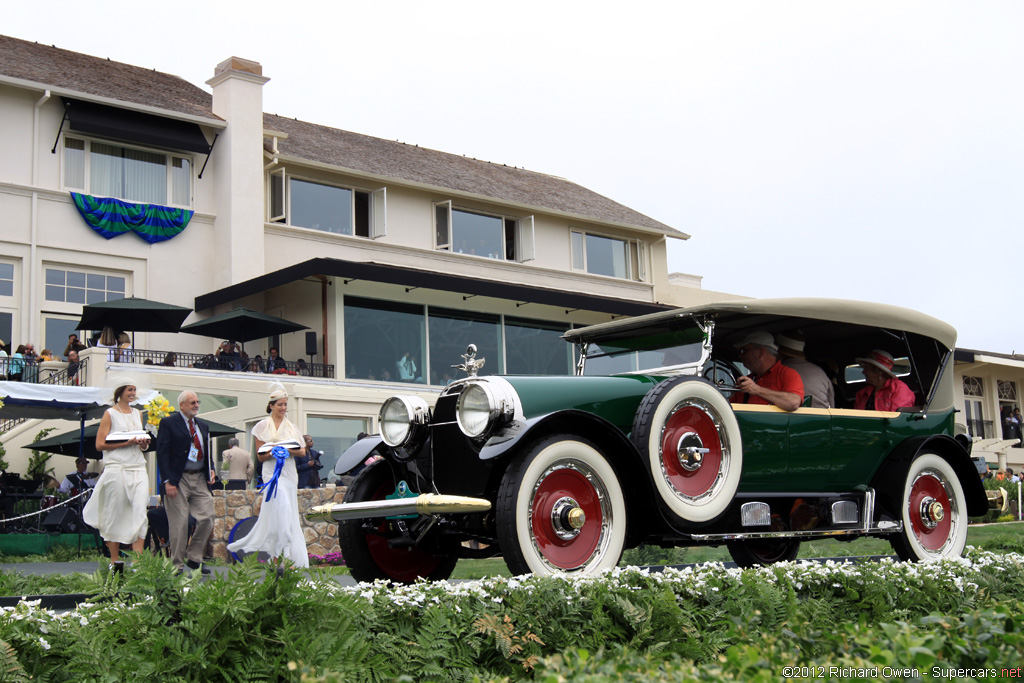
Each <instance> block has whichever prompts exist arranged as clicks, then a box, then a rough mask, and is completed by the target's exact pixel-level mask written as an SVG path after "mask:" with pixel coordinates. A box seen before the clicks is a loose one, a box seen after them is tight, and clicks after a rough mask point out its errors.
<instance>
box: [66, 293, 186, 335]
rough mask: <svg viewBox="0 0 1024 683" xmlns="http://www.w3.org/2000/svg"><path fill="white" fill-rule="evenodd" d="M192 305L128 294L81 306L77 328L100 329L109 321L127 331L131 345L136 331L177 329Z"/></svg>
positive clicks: (117, 328)
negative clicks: (164, 301)
mask: <svg viewBox="0 0 1024 683" xmlns="http://www.w3.org/2000/svg"><path fill="white" fill-rule="evenodd" d="M191 312H192V309H191V308H186V307H184V306H175V305H174V304H165V303H163V302H161V301H151V300H149V299H140V298H139V297H135V296H130V297H128V298H127V299H114V300H112V301H103V302H100V303H97V304H87V305H85V306H82V319H81V320H80V321H79V322H78V327H76V328H75V329H77V330H102V329H103V328H104V327H105V326H107V325H110V327H112V328H114V330H116V331H130V332H131V333H132V346H135V333H136V332H177V331H178V329H179V328H181V324H182V323H183V322H185V318H187V317H188V314H189V313H191Z"/></svg>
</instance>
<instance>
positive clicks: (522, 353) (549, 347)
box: [505, 318, 572, 375]
mask: <svg viewBox="0 0 1024 683" xmlns="http://www.w3.org/2000/svg"><path fill="white" fill-rule="evenodd" d="M567 329H568V325H559V324H557V323H547V322H542V321H539V320H519V319H516V318H505V372H506V373H508V374H510V375H570V374H572V347H571V346H570V345H569V344H568V343H566V341H565V340H564V339H562V335H563V334H565V331H566V330H567Z"/></svg>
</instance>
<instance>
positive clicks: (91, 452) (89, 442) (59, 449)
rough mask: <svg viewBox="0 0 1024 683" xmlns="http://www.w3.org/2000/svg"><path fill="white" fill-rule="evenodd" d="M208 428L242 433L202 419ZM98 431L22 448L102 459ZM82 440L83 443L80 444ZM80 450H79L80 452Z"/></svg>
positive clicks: (221, 432) (66, 435) (76, 432)
mask: <svg viewBox="0 0 1024 683" xmlns="http://www.w3.org/2000/svg"><path fill="white" fill-rule="evenodd" d="M203 422H205V423H206V424H207V425H208V426H209V427H210V437H211V438H213V437H217V436H233V435H235V434H237V433H238V432H241V431H244V430H243V429H240V428H237V427H230V426H228V425H225V424H221V423H219V422H212V421H210V420H206V419H204V420H203ZM99 429H100V423H99V422H97V423H96V424H91V425H89V426H87V427H86V428H85V429H84V430H78V429H75V430H72V431H70V432H64V433H63V434H58V435H56V436H51V437H49V438H46V439H42V440H41V441H38V442H36V443H34V444H29V445H28V446H23V448H27V449H29V450H33V451H45V452H47V453H54V454H56V455H71V456H74V457H76V458H77V457H79V456H80V455H82V456H85V457H86V458H89V459H91V460H99V459H101V458H102V457H103V453H101V452H100V451H98V450H96V432H98V431H99ZM82 440H84V443H82ZM80 448H81V450H80Z"/></svg>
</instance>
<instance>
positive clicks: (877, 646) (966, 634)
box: [0, 550, 1024, 683]
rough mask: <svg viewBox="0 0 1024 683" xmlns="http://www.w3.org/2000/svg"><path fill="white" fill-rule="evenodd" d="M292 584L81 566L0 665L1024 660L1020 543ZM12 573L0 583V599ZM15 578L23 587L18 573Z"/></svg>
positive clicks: (595, 677)
mask: <svg viewBox="0 0 1024 683" xmlns="http://www.w3.org/2000/svg"><path fill="white" fill-rule="evenodd" d="M303 577H304V575H303V574H301V573H300V572H296V571H287V572H285V574H284V576H283V577H281V578H278V577H277V575H276V574H275V573H274V572H272V571H271V572H265V571H264V567H262V566H260V565H258V564H256V563H254V562H248V563H245V564H243V565H241V566H237V567H235V568H233V569H232V570H231V572H230V574H229V575H228V576H227V577H214V578H212V579H210V580H206V581H198V580H197V579H193V578H188V577H178V576H174V575H173V573H172V572H171V571H170V567H169V566H168V565H167V564H166V563H165V562H164V561H162V560H159V559H153V558H148V557H145V558H140V559H139V560H138V561H137V562H136V564H135V565H134V567H133V568H132V571H129V572H127V573H126V574H125V576H124V577H123V578H120V577H117V576H111V575H109V574H106V573H97V574H95V575H93V576H88V577H85V576H83V577H79V578H78V579H77V580H78V584H77V585H76V586H74V587H71V586H67V588H68V589H73V590H77V591H80V592H86V593H95V594H96V595H97V599H96V602H95V603H93V604H88V605H82V606H80V608H79V609H78V610H75V611H72V612H69V613H67V614H63V615H57V614H53V613H51V612H49V611H47V610H43V609H40V608H39V607H38V605H35V604H32V603H29V602H24V601H23V602H22V603H21V604H20V605H19V606H18V607H17V608H9V609H6V610H4V612H3V613H2V614H0V641H2V643H0V655H3V654H4V652H5V653H6V660H5V661H4V660H3V659H2V657H0V673H3V672H6V678H4V679H3V680H19V676H21V677H23V678H21V679H20V680H28V679H27V677H28V676H31V677H33V680H42V681H48V680H52V681H66V680H73V681H127V680H160V681H278V680H286V681H299V680H306V681H324V682H327V681H395V680H412V681H503V680H512V681H517V680H538V681H543V682H544V683H547V682H548V681H551V682H552V683H554V682H556V681H572V682H577V681H579V682H582V681H587V682H590V681H594V682H597V681H611V680H613V679H614V680H627V681H628V680H636V681H640V680H645V681H649V680H684V679H694V680H711V679H714V680H723V679H724V680H773V681H779V680H783V678H784V672H783V669H784V668H785V667H787V666H812V665H813V666H816V667H817V666H826V667H828V666H840V667H844V666H848V667H870V666H874V665H878V666H879V667H883V666H899V667H911V668H912V667H917V668H918V671H919V672H920V673H921V674H922V676H923V677H924V678H927V679H929V680H931V679H932V676H931V673H932V671H931V667H933V666H939V667H944V668H946V669H955V668H960V667H964V668H966V667H967V666H973V667H991V668H996V669H999V668H1002V667H1016V666H1019V665H1020V664H1021V663H1022V658H1021V653H1022V652H1024V640H1022V637H1021V633H1022V627H1024V623H1022V620H1021V617H1020V615H1021V614H1022V613H1024V609H1022V608H1024V604H1022V603H1021V596H1024V556H1021V555H1017V554H1008V555H994V554H991V553H987V552H981V551H977V550H971V551H970V552H969V553H968V556H967V557H966V558H962V559H959V560H955V561H945V562H941V563H936V564H932V565H915V564H904V563H894V562H890V561H885V562H881V563H865V564H858V565H851V564H832V563H826V564H811V563H785V564H781V565H775V566H773V567H768V568H761V569H756V570H738V569H725V568H724V567H723V566H722V565H720V564H711V565H705V566H702V567H699V568H693V569H686V570H680V571H675V570H670V571H666V572H665V573H663V574H652V573H648V572H646V571H641V570H637V569H617V570H613V571H611V572H609V573H607V574H606V575H604V576H602V577H600V578H595V579H567V578H561V577H517V578H511V579H505V578H502V579H487V580H482V581H474V582H468V583H462V584H454V585H450V584H447V583H444V582H441V583H434V584H427V583H423V584H418V585H416V586H411V587H399V588H392V587H389V586H387V585H385V584H383V583H377V584H361V585H360V586H358V587H355V588H343V587H340V586H339V585H338V584H337V583H336V582H334V581H332V580H331V579H330V577H329V576H328V575H327V574H318V573H315V572H314V578H313V580H306V579H305V578H303ZM12 582H13V578H11V577H9V576H8V575H6V574H5V575H4V576H2V577H0V591H3V588H4V587H7V586H11V585H12ZM18 585H19V586H20V587H21V588H22V589H25V592H26V593H30V592H37V591H30V590H28V589H29V588H30V586H29V584H28V582H27V580H26V579H24V578H23V579H20V583H19V584H18ZM39 592H44V591H39ZM939 615H945V616H939ZM403 676H404V677H406V678H405V679H403V678H402V677H403ZM966 677H967V676H965V678H966ZM846 678H847V679H851V678H850V677H846ZM879 678H884V677H883V676H882V675H881V673H880V674H879V676H878V677H874V678H872V680H878V679H879ZM940 678H941V676H940ZM946 678H949V676H947V677H946ZM952 678H956V676H953V677H952ZM900 679H901V680H908V679H907V678H906V677H900ZM852 680H856V678H852Z"/></svg>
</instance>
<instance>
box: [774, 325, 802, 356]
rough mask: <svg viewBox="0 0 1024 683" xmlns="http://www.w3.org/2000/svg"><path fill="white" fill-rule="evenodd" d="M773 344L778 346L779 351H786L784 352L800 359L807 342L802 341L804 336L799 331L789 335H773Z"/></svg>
mask: <svg viewBox="0 0 1024 683" xmlns="http://www.w3.org/2000/svg"><path fill="white" fill-rule="evenodd" d="M775 343H776V344H778V345H779V348H780V349H786V351H788V352H790V353H793V354H796V355H798V356H801V357H803V355H804V347H805V346H806V345H807V342H805V341H804V335H803V334H802V333H801V332H800V331H799V330H797V331H794V332H790V333H789V334H782V333H779V334H777V335H775Z"/></svg>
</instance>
